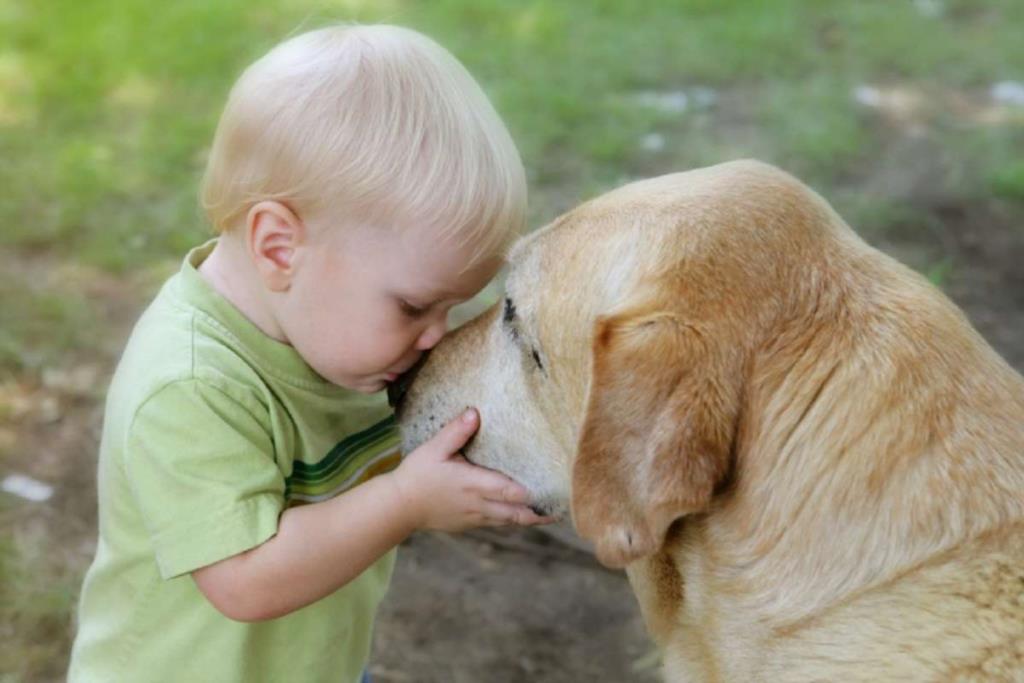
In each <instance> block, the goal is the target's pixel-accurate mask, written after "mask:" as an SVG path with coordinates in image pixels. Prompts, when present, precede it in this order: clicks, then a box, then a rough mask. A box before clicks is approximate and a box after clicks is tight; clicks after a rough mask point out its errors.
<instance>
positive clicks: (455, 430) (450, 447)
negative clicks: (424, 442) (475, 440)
mask: <svg viewBox="0 0 1024 683" xmlns="http://www.w3.org/2000/svg"><path fill="white" fill-rule="evenodd" d="M479 426H480V415H479V414H478V413H477V412H476V410H475V409H474V408H468V409H466V411H465V412H463V413H462V414H461V415H459V416H458V417H457V418H455V419H454V420H452V421H451V422H449V423H448V424H446V425H445V426H444V429H442V430H441V431H440V432H438V433H437V436H435V437H434V439H433V442H434V446H435V447H436V448H437V449H438V450H439V451H440V453H439V455H441V456H442V457H445V458H446V457H448V456H450V455H451V454H452V453H455V452H456V451H458V450H459V449H460V448H462V447H463V446H465V445H466V442H467V441H469V437H471V436H473V434H474V433H475V432H476V430H477V427H479Z"/></svg>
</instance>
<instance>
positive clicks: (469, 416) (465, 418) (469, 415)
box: [462, 408, 475, 423]
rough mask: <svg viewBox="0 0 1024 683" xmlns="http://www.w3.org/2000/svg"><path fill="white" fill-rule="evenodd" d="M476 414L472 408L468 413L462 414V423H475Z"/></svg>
mask: <svg viewBox="0 0 1024 683" xmlns="http://www.w3.org/2000/svg"><path fill="white" fill-rule="evenodd" d="M474 412H475V411H474V410H473V409H472V408H470V409H469V410H467V411H466V412H464V413H463V414H462V421H463V422H466V423H469V422H472V421H473V413H474Z"/></svg>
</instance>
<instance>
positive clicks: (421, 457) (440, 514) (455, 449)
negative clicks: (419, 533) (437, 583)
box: [390, 408, 553, 531]
mask: <svg viewBox="0 0 1024 683" xmlns="http://www.w3.org/2000/svg"><path fill="white" fill-rule="evenodd" d="M479 424H480V416H479V415H478V414H477V412H476V410H473V409H472V408H470V409H469V410H467V411H466V412H464V413H463V414H462V415H461V416H460V417H458V418H456V419H454V420H452V421H451V422H449V423H448V424H447V425H446V426H445V427H444V429H442V430H441V431H440V432H438V433H437V434H436V435H435V436H434V438H432V439H431V440H430V441H427V442H426V443H424V444H423V445H422V446H420V447H419V448H417V449H416V450H414V451H413V452H412V453H410V454H409V455H408V456H406V458H405V459H404V460H403V461H402V464H401V465H400V466H399V467H398V469H396V470H394V471H393V472H392V473H391V475H390V476H391V477H392V479H393V481H394V483H395V485H396V487H397V489H398V493H399V497H400V498H401V504H402V505H403V508H404V509H403V511H404V512H406V513H407V514H409V515H410V516H411V519H412V523H413V524H414V525H415V527H416V528H417V529H436V530H438V531H464V530H466V529H470V528H472V527H478V526H503V525H506V524H522V525H534V524H547V523H549V522H551V521H553V519H552V518H550V517H539V516H538V515H536V514H535V513H534V512H533V511H532V510H530V508H529V507H527V506H526V505H524V504H523V503H524V502H525V501H526V498H527V492H526V489H524V488H523V487H522V486H521V485H519V484H517V483H516V482H514V481H513V480H511V479H509V478H508V477H506V476H505V475H504V474H501V473H499V472H495V471H494V470H489V469H487V468H485V467H478V466H476V465H473V464H471V463H469V462H467V461H466V459H465V458H464V457H462V455H461V454H460V453H459V449H460V448H462V446H464V445H465V443H466V442H467V441H469V437H471V436H472V435H473V433H474V432H476V430H477V427H479Z"/></svg>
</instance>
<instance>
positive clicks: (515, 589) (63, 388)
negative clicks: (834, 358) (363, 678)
mask: <svg viewBox="0 0 1024 683" xmlns="http://www.w3.org/2000/svg"><path fill="white" fill-rule="evenodd" d="M919 208H921V209H923V210H924V211H926V212H927V215H928V216H930V217H931V218H932V219H933V220H931V221H930V225H931V226H932V227H931V228H930V229H929V230H928V231H925V232H922V231H921V230H920V226H910V225H908V226H904V227H905V230H903V229H900V226H896V227H895V228H894V229H892V230H888V231H887V232H886V234H885V235H884V236H881V237H876V238H875V239H874V240H873V241H875V242H876V244H878V245H879V246H881V247H882V248H883V249H885V250H886V251H889V252H890V253H892V254H894V255H895V256H897V257H898V258H900V259H902V260H904V261H905V262H908V263H909V264H911V265H913V266H915V267H918V268H922V269H923V268H926V267H928V266H929V265H930V264H934V263H935V262H936V261H946V262H948V263H949V266H950V268H949V274H948V276H946V277H945V278H944V281H943V282H942V284H943V287H944V288H945V290H946V291H947V292H948V294H949V295H950V296H951V297H952V298H953V299H954V300H955V301H956V302H957V303H959V304H960V305H961V306H963V307H964V308H965V310H966V312H967V313H968V315H969V317H970V318H971V319H972V321H973V322H974V323H975V325H976V326H977V327H978V329H979V330H980V331H981V332H982V334H983V335H984V336H985V337H986V338H987V339H988V340H989V341H990V342H991V343H992V344H993V345H994V346H995V347H996V348H997V349H998V350H999V351H1000V352H1001V353H1002V354H1003V355H1004V356H1005V357H1006V358H1007V359H1008V360H1009V361H1010V362H1011V363H1012V364H1014V365H1015V366H1016V367H1017V368H1018V369H1024V343H1022V342H1024V266H1022V263H1024V226H1021V225H1019V224H1016V223H1014V220H1015V218H1014V217H1015V216H1019V213H1017V214H1014V213H1013V212H1012V211H1011V209H1012V207H1008V206H1006V205H1002V204H998V203H979V204H977V205H960V204H956V205H950V204H944V203H942V202H941V201H932V200H930V199H927V198H922V200H921V201H920V206H919ZM1016 210H1017V211H1018V212H1019V208H1017V209H1016ZM36 266H37V267H39V268H45V267H48V264H45V263H44V264H36ZM12 267H13V266H12ZM18 267H22V268H25V267H31V264H29V266H26V264H21V265H20V266H18ZM86 280H87V283H86V284H83V285H81V286H83V287H86V288H87V290H88V293H89V295H90V297H93V298H94V299H95V300H97V301H98V302H99V303H100V304H101V310H103V311H104V313H103V315H104V316H105V317H106V320H104V321H103V322H104V324H107V325H109V326H110V328H111V329H112V330H116V334H115V333H113V332H112V333H111V334H110V335H109V337H110V341H109V344H108V345H107V346H106V347H105V350H104V351H103V352H102V353H101V354H100V356H99V357H92V358H82V359H72V360H73V361H74V362H73V363H72V365H71V366H69V367H72V368H73V370H70V371H66V372H54V373H51V374H50V375H49V376H44V377H43V379H42V381H28V380H26V381H24V382H19V381H13V382H9V383H7V384H4V385H2V386H0V399H2V400H0V403H3V404H4V405H6V406H7V410H6V414H4V413H0V445H4V446H5V448H4V450H5V451H6V452H7V453H8V457H6V458H5V460H4V462H3V465H4V470H5V471H3V472H0V474H4V475H5V474H7V473H9V472H21V473H24V474H28V475H30V476H32V477H35V478H37V479H40V480H42V481H45V482H48V483H51V484H52V485H53V486H54V487H55V491H54V495H53V497H52V498H51V499H50V500H49V501H47V502H45V503H32V502H27V501H21V500H19V499H16V498H14V497H12V496H8V495H6V494H5V495H3V496H0V529H4V530H5V534H6V533H7V530H13V534H11V538H12V541H11V542H13V543H14V544H15V545H16V546H17V547H18V549H19V555H20V556H21V557H23V558H27V560H26V562H28V563H29V564H27V565H26V566H25V567H22V568H21V570H22V571H32V572H44V573H49V574H50V575H51V578H52V582H51V583H52V584H53V585H55V586H58V587H60V590H59V591H58V593H59V594H58V595H56V596H48V598H47V599H52V600H64V601H65V602H67V603H68V604H73V601H74V594H75V593H76V592H77V588H78V582H79V580H80V576H81V574H82V572H84V569H85V567H86V566H87V564H88V562H89V561H90V560H91V557H92V554H93V552H94V548H95V538H94V535H95V519H96V517H95V514H96V513H95V501H96V499H95V478H94V476H95V475H94V467H95V454H96V447H97V440H98V435H99V428H100V421H101V416H102V387H104V386H105V385H106V381H107V377H108V374H109V372H110V369H111V367H112V363H113V362H114V360H115V359H116V355H117V352H118V349H119V348H120V344H121V343H122V341H123V339H124V336H125V335H126V334H127V330H128V327H129V325H130V323H131V321H132V320H133V319H134V317H135V316H136V315H137V312H138V310H139V307H140V306H141V305H142V303H143V302H141V301H140V300H139V299H138V298H137V297H136V295H134V294H132V293H131V292H132V289H133V288H132V286H131V284H130V283H129V284H125V283H119V282H117V281H113V280H111V279H109V278H102V277H96V278H92V279H88V278H86ZM399 557H400V559H399V563H398V566H397V570H396V575H395V580H394V583H393V587H392V590H391V593H390V595H389V597H388V598H387V600H386V601H385V604H384V606H383V608H382V611H381V613H380V616H379V621H378V626H377V635H376V641H375V646H374V655H373V664H372V668H371V672H372V673H373V674H374V676H375V678H376V680H378V681H382V682H385V683H387V682H392V681H393V682H396V683H398V682H404V681H414V682H416V683H431V682H434V681H437V682H441V681H444V682H445V683H461V682H463V681H465V682H467V683H469V682H472V683H477V682H479V681H487V682H488V683H505V682H508V683H511V682H513V681H526V680H537V681H544V682H545V683H561V682H566V683H569V682H578V681H609V682H611V681H615V682H623V681H636V682H638V683H642V682H645V681H654V680H656V671H657V662H656V655H655V654H654V651H653V648H652V646H651V644H650V642H649V641H648V640H647V638H646V636H645V634H644V630H643V624H642V622H641V620H640V617H639V612H638V609H637V607H636V604H635V602H634V599H633V597H632V594H631V593H630V591H629V586H628V584H627V582H626V580H625V578H624V575H623V574H621V573H617V572H610V571H607V570H605V569H603V568H601V567H600V566H598V565H597V564H596V563H595V562H594V561H593V559H592V558H591V557H590V556H589V555H588V554H586V553H585V552H582V551H580V550H577V549H575V548H573V547H571V546H568V545H566V544H564V543H562V542H560V541H557V540H555V539H554V538H552V536H550V535H549V534H546V533H542V532H540V531H537V530H525V531H513V532H501V533H498V532H479V533H474V534H470V535H464V536H459V537H454V536H447V535H442V534H421V535H418V536H415V537H414V538H412V539H410V540H409V541H408V542H407V543H405V544H404V545H403V547H402V549H401V552H400V556H399ZM34 559H35V560H38V564H32V562H33V561H34ZM17 571H19V568H18V567H15V568H13V569H11V568H8V570H7V573H8V575H11V574H14V575H16V573H17ZM37 583H38V582H37ZM8 590H9V591H10V587H8ZM10 594H12V593H10V592H9V593H8V595H10ZM56 614H60V612H59V611H57V612H56ZM26 629H28V630H29V632H28V633H26V632H25V630H26ZM70 637H71V626H70V625H69V624H68V623H67V620H66V619H60V618H57V617H40V618H36V619H28V618H26V619H20V620H18V621H17V622H16V623H0V642H7V643H11V642H19V643H22V645H21V646H20V647H21V648H22V651H19V652H17V653H11V652H7V653H5V655H6V656H5V658H4V659H0V661H13V659H14V658H15V657H16V658H17V661H19V662H22V663H23V664H22V666H21V674H20V675H19V674H15V676H16V677H15V678H13V679H9V678H6V677H4V676H2V675H0V679H2V680H4V681H7V680H25V681H32V682H33V683H38V682H42V681H56V680H61V679H62V676H63V671H64V667H65V666H66V660H65V659H63V658H58V659H54V658H53V657H52V656H48V657H46V656H44V655H40V658H42V659H45V661H36V660H33V659H32V656H33V655H32V652H31V646H29V647H28V650H29V651H27V652H26V651H25V646H24V643H30V644H31V643H38V644H39V646H40V650H41V652H43V653H45V652H46V651H47V650H46V647H45V646H44V645H45V644H47V643H48V644H49V645H48V647H49V652H51V653H52V652H53V643H54V642H57V643H64V647H63V648H61V649H60V651H62V652H64V653H65V654H66V645H67V644H68V643H69V642H70ZM0 647H2V646H0ZM25 662H27V664H26V663H25ZM0 673H3V672H0Z"/></svg>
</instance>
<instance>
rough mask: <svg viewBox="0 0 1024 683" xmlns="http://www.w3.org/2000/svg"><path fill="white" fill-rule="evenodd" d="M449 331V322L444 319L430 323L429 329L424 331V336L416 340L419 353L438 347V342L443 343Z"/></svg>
mask: <svg viewBox="0 0 1024 683" xmlns="http://www.w3.org/2000/svg"><path fill="white" fill-rule="evenodd" d="M447 331H448V321H447V320H446V319H444V318H442V319H440V320H438V321H435V322H432V323H430V326H429V327H427V329H425V330H423V334H421V335H420V338H419V339H418V340H416V350H417V351H428V350H430V349H432V348H434V346H436V345H437V342H439V341H441V338H442V337H444V333H445V332H447Z"/></svg>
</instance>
